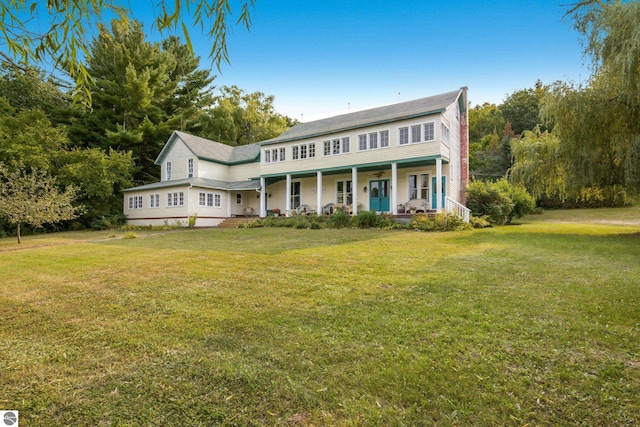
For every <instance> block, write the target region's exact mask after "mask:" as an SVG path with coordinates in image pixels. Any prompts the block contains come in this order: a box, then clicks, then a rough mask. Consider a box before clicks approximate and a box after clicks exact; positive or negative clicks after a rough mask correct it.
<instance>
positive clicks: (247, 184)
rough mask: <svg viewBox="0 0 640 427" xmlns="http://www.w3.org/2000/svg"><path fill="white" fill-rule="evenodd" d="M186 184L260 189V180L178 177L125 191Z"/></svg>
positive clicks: (217, 187)
mask: <svg viewBox="0 0 640 427" xmlns="http://www.w3.org/2000/svg"><path fill="white" fill-rule="evenodd" d="M185 186H190V187H200V188H210V189H213V190H229V191H241V190H259V189H260V181H258V180H247V181H236V182H228V181H219V180H217V179H208V178H187V179H176V180H172V181H160V182H154V183H151V184H146V185H141V186H139V187H133V188H128V189H126V190H123V191H125V192H127V191H144V190H155V189H160V188H170V187H185Z"/></svg>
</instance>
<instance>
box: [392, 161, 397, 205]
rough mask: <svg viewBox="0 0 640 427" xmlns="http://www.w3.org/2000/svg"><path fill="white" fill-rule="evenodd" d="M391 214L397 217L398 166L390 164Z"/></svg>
mask: <svg viewBox="0 0 640 427" xmlns="http://www.w3.org/2000/svg"><path fill="white" fill-rule="evenodd" d="M391 213H392V214H393V215H398V164H397V163H391Z"/></svg>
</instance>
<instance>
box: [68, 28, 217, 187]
mask: <svg viewBox="0 0 640 427" xmlns="http://www.w3.org/2000/svg"><path fill="white" fill-rule="evenodd" d="M198 64H199V59H198V58H195V57H194V56H193V54H192V53H191V51H190V50H189V49H187V47H186V46H185V45H181V44H180V43H179V41H178V39H176V38H175V37H172V38H169V39H167V40H165V41H164V42H163V43H162V44H159V43H151V42H149V41H146V40H145V34H144V32H143V28H142V25H141V24H140V23H138V22H135V21H133V22H131V21H128V20H126V19H120V20H114V21H112V23H111V29H110V30H109V29H107V28H106V27H104V26H102V27H100V33H99V35H98V37H97V38H96V39H95V40H94V42H93V44H92V49H91V56H90V58H89V65H88V70H89V73H90V74H91V76H92V77H93V79H94V84H93V85H92V87H91V89H92V94H93V109H92V111H90V112H87V114H86V116H85V118H84V119H83V120H81V121H79V122H78V123H77V124H75V125H74V126H73V127H72V129H71V138H72V139H73V140H74V141H76V143H78V144H82V145H84V146H86V147H92V148H101V149H103V150H108V149H114V150H117V151H121V152H124V151H132V153H133V158H134V160H135V162H136V166H137V167H138V170H137V172H136V175H135V179H136V180H137V181H138V182H149V181H156V180H158V178H159V171H158V170H157V168H156V167H155V165H154V164H153V161H154V160H155V158H156V156H157V155H158V153H159V152H160V150H161V148H162V146H163V145H164V143H165V142H166V140H167V139H168V138H169V136H170V135H171V132H173V130H175V129H185V128H187V126H186V125H185V124H187V123H189V121H190V120H194V119H195V118H196V117H197V114H198V111H199V110H198V109H199V108H201V107H202V106H203V105H206V104H207V103H209V102H210V93H209V90H210V89H208V86H209V84H210V83H211V81H212V80H213V79H212V78H210V77H209V72H208V71H203V70H198Z"/></svg>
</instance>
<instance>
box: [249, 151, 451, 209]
mask: <svg viewBox="0 0 640 427" xmlns="http://www.w3.org/2000/svg"><path fill="white" fill-rule="evenodd" d="M448 173H449V161H448V159H447V158H444V157H442V156H432V157H425V158H420V159H411V160H403V161H392V162H385V163H372V164H362V165H356V166H349V167H341V168H331V169H324V170H315V171H304V172H292V173H282V174H277V175H275V174H274V175H263V176H261V177H260V184H261V185H260V188H261V189H260V195H259V197H260V216H261V217H265V216H267V214H268V213H269V214H270V213H272V212H274V211H275V212H279V214H281V215H287V216H289V215H295V214H299V213H305V214H308V215H309V214H311V215H323V214H328V213H331V212H332V210H335V209H337V208H341V209H342V210H343V211H345V212H347V213H349V214H351V215H357V214H358V212H359V211H362V210H366V211H370V210H375V211H376V212H384V213H389V214H392V215H403V214H411V213H415V212H416V211H418V212H419V211H422V212H426V211H433V212H441V211H442V210H443V209H445V208H446V203H447V197H446V196H447V195H448V194H447V191H448V188H447V187H448V185H447V179H446V177H447V175H448ZM412 204H413V205H415V206H412Z"/></svg>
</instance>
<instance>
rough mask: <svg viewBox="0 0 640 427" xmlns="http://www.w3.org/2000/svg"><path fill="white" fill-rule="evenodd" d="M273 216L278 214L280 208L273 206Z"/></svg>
mask: <svg viewBox="0 0 640 427" xmlns="http://www.w3.org/2000/svg"><path fill="white" fill-rule="evenodd" d="M273 216H280V209H278V208H275V209H274V210H273Z"/></svg>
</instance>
